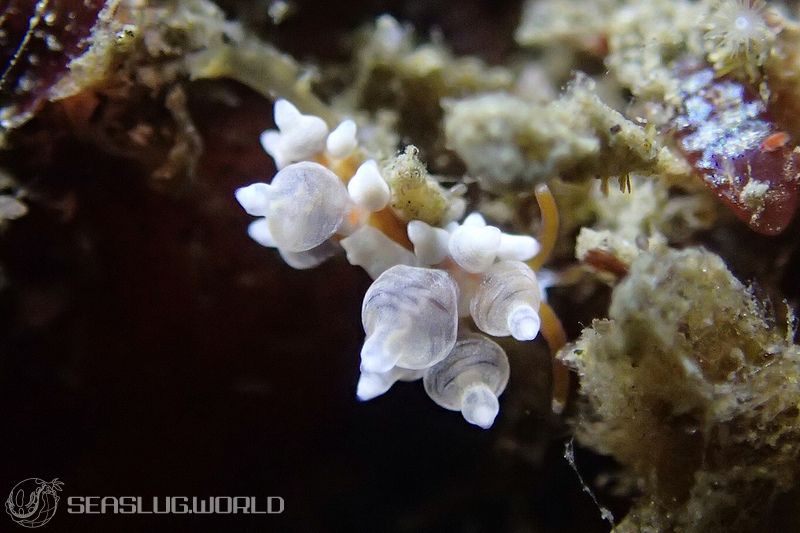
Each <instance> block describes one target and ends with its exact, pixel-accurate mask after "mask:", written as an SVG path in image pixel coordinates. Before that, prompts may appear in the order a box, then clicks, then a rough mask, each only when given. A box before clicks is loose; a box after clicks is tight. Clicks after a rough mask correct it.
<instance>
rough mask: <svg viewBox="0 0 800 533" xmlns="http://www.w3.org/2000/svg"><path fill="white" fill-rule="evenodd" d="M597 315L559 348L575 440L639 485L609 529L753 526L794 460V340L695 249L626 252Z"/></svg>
mask: <svg viewBox="0 0 800 533" xmlns="http://www.w3.org/2000/svg"><path fill="white" fill-rule="evenodd" d="M609 315H610V320H596V321H595V322H594V324H593V325H592V327H591V328H587V329H586V330H584V332H583V334H582V335H581V337H580V339H579V340H578V341H577V342H576V343H575V344H574V345H571V346H568V347H566V348H565V349H564V350H562V351H561V353H560V357H561V359H562V360H564V361H565V362H567V363H568V364H569V365H570V366H572V367H573V368H574V369H576V370H577V371H578V372H579V374H580V377H581V394H582V395H583V396H584V397H585V399H586V400H587V402H586V407H587V411H586V412H584V413H582V415H581V416H580V417H579V419H578V422H577V435H578V438H579V439H580V441H581V442H582V443H583V444H585V445H587V446H590V447H592V448H594V449H596V450H597V451H599V452H600V453H604V454H608V455H612V456H613V457H615V458H616V459H617V460H618V461H619V462H620V463H621V464H622V465H623V466H624V468H625V472H626V473H627V474H628V475H630V476H632V477H633V478H634V479H635V480H636V482H637V484H638V486H639V487H641V488H642V490H643V494H642V496H641V497H640V498H639V499H638V500H637V501H636V502H635V504H634V506H633V508H632V510H631V511H630V513H629V514H628V516H627V517H626V519H625V520H624V521H623V522H622V523H621V524H619V525H618V526H617V530H618V531H698V532H699V531H703V532H709V531H751V530H757V528H758V527H759V524H760V520H762V519H764V518H765V517H766V516H767V514H768V513H769V511H770V504H771V502H772V501H773V499H774V497H775V496H776V495H777V494H779V493H781V492H784V491H786V490H788V489H790V488H791V487H792V485H793V484H794V482H795V480H796V478H797V473H798V470H800V467H798V464H797V460H798V455H799V453H800V411H799V410H798V405H800V387H799V386H798V383H800V348H798V346H796V345H794V344H791V343H790V342H788V340H787V339H785V338H784V337H783V336H782V335H781V334H779V333H778V331H777V328H775V326H774V324H772V323H771V322H770V319H769V318H767V317H766V315H765V312H764V310H763V309H762V307H761V305H760V304H759V303H758V302H757V301H756V300H755V298H754V297H753V295H752V294H751V293H750V292H749V291H748V290H747V289H746V288H745V287H744V286H743V285H742V284H741V283H740V282H739V281H738V280H737V279H736V278H734V277H733V275H732V274H731V273H730V272H729V271H728V270H727V268H726V267H725V265H724V263H723V262H722V260H721V259H720V258H719V257H718V256H716V255H714V254H712V253H710V252H707V251H705V250H702V249H689V250H685V251H674V250H671V251H665V252H662V253H659V254H648V253H645V254H642V255H640V256H639V257H638V258H637V259H636V260H635V261H634V262H633V263H632V265H631V270H630V274H629V276H628V277H627V278H626V279H625V280H624V281H623V282H622V283H620V285H619V286H617V288H616V289H615V291H614V294H613V299H612V304H611V308H610V311H609Z"/></svg>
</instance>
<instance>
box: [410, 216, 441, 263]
mask: <svg viewBox="0 0 800 533" xmlns="http://www.w3.org/2000/svg"><path fill="white" fill-rule="evenodd" d="M408 240H410V241H411V243H412V244H413V245H414V253H415V254H416V255H417V259H419V261H420V263H422V264H423V265H438V264H439V263H441V262H442V261H444V260H445V259H447V254H448V253H449V249H448V243H449V242H450V234H449V233H448V232H447V230H444V229H442V228H436V227H433V226H429V225H428V224H426V223H425V222H422V221H421V220H412V221H411V222H409V223H408Z"/></svg>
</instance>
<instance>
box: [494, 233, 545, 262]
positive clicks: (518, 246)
mask: <svg viewBox="0 0 800 533" xmlns="http://www.w3.org/2000/svg"><path fill="white" fill-rule="evenodd" d="M541 249H542V247H541V246H540V245H539V241H537V240H536V239H534V238H533V237H531V236H529V235H509V234H507V233H503V234H502V235H501V236H500V247H499V248H498V249H497V258H498V259H511V260H514V261H528V260H529V259H532V258H533V257H534V256H535V255H536V254H538V253H539V250H541Z"/></svg>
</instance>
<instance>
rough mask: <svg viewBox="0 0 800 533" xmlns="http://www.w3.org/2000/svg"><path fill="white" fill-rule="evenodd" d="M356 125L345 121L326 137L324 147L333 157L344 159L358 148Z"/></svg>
mask: <svg viewBox="0 0 800 533" xmlns="http://www.w3.org/2000/svg"><path fill="white" fill-rule="evenodd" d="M356 131H357V128H356V123H355V122H353V121H352V120H349V119H348V120H345V121H343V122H342V123H341V124H339V125H338V126H336V128H335V129H334V130H333V131H332V132H331V133H330V135H328V141H327V143H326V146H327V148H328V153H329V154H330V155H332V156H333V157H337V158H340V159H341V158H344V157H347V156H348V155H350V154H351V153H353V150H355V149H356V147H357V146H358V140H357V139H356Z"/></svg>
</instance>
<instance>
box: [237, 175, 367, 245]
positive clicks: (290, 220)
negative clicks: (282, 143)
mask: <svg viewBox="0 0 800 533" xmlns="http://www.w3.org/2000/svg"><path fill="white" fill-rule="evenodd" d="M236 198H237V199H238V200H239V203H241V204H242V206H244V207H245V209H246V210H247V212H248V213H250V214H252V215H256V216H263V217H265V218H266V221H267V223H266V225H263V224H262V225H260V226H257V227H256V228H253V229H252V230H251V236H253V238H255V239H256V240H257V241H258V242H261V243H262V244H265V243H267V242H269V241H270V239H271V241H272V242H274V244H275V246H277V247H278V248H279V249H280V250H281V251H284V252H295V253H296V252H304V251H307V250H311V249H312V248H316V247H318V246H320V245H321V244H323V243H324V242H325V241H327V240H328V239H329V238H331V237H332V236H333V235H334V234H335V233H336V232H337V231H338V230H339V228H340V227H341V226H342V223H343V221H344V219H345V216H347V214H348V213H349V211H350V209H352V201H351V200H350V196H349V195H348V194H347V188H346V187H345V186H344V184H343V183H342V182H341V180H340V179H339V177H338V176H336V174H334V173H333V172H331V171H330V170H328V169H327V168H325V167H323V166H322V165H319V164H317V163H312V162H309V161H303V162H301V163H294V164H291V165H289V166H287V167H284V168H283V169H281V170H280V172H278V173H277V174H275V177H274V178H273V179H272V183H271V184H266V183H255V184H253V185H250V186H248V187H243V188H241V189H239V190H237V191H236ZM254 232H255V233H254ZM256 237H259V238H256Z"/></svg>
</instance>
